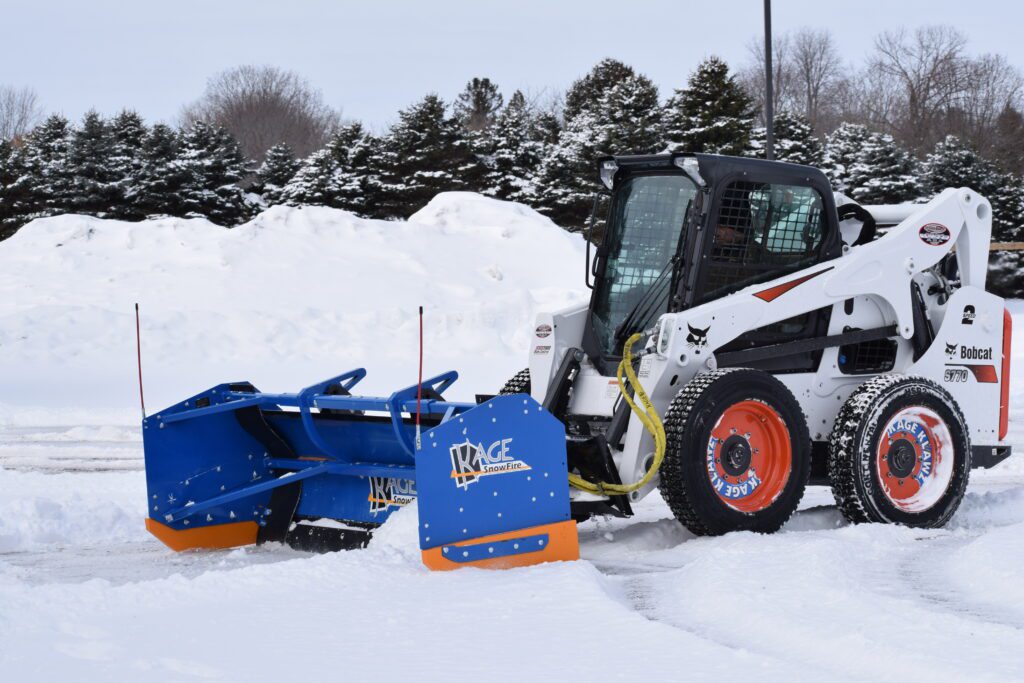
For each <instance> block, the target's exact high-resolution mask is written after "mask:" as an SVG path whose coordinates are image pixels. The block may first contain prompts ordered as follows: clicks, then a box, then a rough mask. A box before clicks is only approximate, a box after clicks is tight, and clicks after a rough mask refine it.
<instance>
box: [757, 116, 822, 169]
mask: <svg viewBox="0 0 1024 683" xmlns="http://www.w3.org/2000/svg"><path fill="white" fill-rule="evenodd" d="M773 131H774V133H775V139H774V145H773V151H774V156H775V159H776V160H777V161H788V162H789V163H791V164H803V165H804V166H815V167H817V166H820V165H821V162H822V146H821V141H819V140H818V138H817V137H815V135H814V132H813V131H812V130H811V124H809V123H808V122H807V119H805V118H804V117H803V116H801V115H800V114H794V113H792V112H788V111H783V112H779V113H778V115H776V116H775V125H774V126H773ZM766 144H767V131H766V129H764V128H761V127H758V128H755V129H754V130H753V132H752V133H751V136H750V148H751V149H750V154H751V155H752V156H755V157H759V158H761V159H763V158H764V156H765V146H766Z"/></svg>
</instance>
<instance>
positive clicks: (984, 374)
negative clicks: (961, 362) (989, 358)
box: [964, 365, 999, 384]
mask: <svg viewBox="0 0 1024 683" xmlns="http://www.w3.org/2000/svg"><path fill="white" fill-rule="evenodd" d="M964 367H966V368H967V369H968V370H970V371H971V372H972V373H974V379H976V380H978V381H979V382H981V383H982V384H995V383H996V382H998V381H999V378H998V377H997V376H996V366H994V365H965V366H964Z"/></svg>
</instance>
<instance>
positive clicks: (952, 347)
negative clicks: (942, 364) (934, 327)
mask: <svg viewBox="0 0 1024 683" xmlns="http://www.w3.org/2000/svg"><path fill="white" fill-rule="evenodd" d="M957 346H958V345H957V344H949V343H947V344H946V357H947V358H952V357H953V356H955V355H956V347H957Z"/></svg>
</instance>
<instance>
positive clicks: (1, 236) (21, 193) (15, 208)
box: [0, 140, 32, 240]
mask: <svg viewBox="0 0 1024 683" xmlns="http://www.w3.org/2000/svg"><path fill="white" fill-rule="evenodd" d="M31 213H32V184H31V178H30V177H29V175H28V168H27V167H26V165H25V155H24V152H23V151H22V150H21V149H20V148H17V147H15V146H14V145H13V144H11V143H10V142H8V141H7V140H0V240H5V239H7V238H8V237H10V236H11V235H13V234H14V232H15V231H16V230H17V229H18V228H20V227H21V226H22V225H24V224H25V223H27V222H28V221H29V220H31V218H32V216H31Z"/></svg>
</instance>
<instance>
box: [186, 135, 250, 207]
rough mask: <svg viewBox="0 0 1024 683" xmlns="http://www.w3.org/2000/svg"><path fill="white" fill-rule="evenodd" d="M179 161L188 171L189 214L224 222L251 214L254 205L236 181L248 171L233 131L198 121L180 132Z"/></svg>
mask: <svg viewBox="0 0 1024 683" xmlns="http://www.w3.org/2000/svg"><path fill="white" fill-rule="evenodd" d="M178 163H179V165H180V166H181V169H182V171H183V172H184V174H185V176H184V185H183V186H182V189H181V199H182V203H183V206H184V209H185V211H186V212H187V213H186V215H195V216H203V217H205V218H208V219H209V220H210V221H212V222H214V223H217V224H218V225H225V226H231V225H237V224H239V223H241V222H242V221H244V220H245V219H247V218H248V217H249V215H250V213H251V211H252V206H251V204H250V203H249V202H248V200H247V199H246V197H245V193H244V192H242V189H241V188H240V187H238V185H237V183H238V182H239V181H240V180H241V179H242V177H243V176H244V175H245V159H244V158H243V157H242V150H241V148H240V147H239V145H238V141H237V140H235V138H234V137H233V136H232V135H231V134H230V133H228V132H227V131H226V130H224V129H223V128H222V127H220V126H211V125H209V124H207V123H204V122H202V121H196V122H195V123H193V124H192V125H191V126H189V127H188V128H186V129H185V130H183V131H182V132H181V137H180V143H179V147H178Z"/></svg>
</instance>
